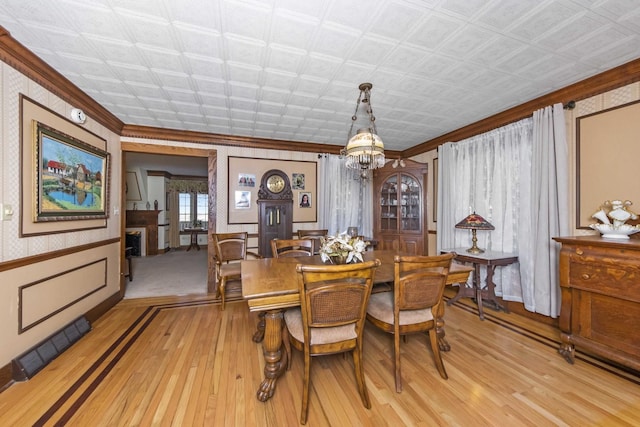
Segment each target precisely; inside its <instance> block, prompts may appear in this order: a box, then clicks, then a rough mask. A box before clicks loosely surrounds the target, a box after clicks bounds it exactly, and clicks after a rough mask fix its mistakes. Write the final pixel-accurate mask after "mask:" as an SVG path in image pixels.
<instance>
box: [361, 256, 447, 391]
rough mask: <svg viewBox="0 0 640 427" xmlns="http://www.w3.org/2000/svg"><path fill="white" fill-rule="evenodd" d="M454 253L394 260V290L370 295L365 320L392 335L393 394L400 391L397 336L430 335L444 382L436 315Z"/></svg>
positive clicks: (400, 376)
mask: <svg viewBox="0 0 640 427" xmlns="http://www.w3.org/2000/svg"><path fill="white" fill-rule="evenodd" d="M453 257H454V254H451V253H449V254H446V255H437V256H399V255H396V256H395V257H394V283H393V291H389V292H380V293H376V294H373V295H371V298H370V299H369V305H368V307H367V319H368V320H369V321H370V322H371V323H372V324H373V325H375V326H376V327H378V328H380V329H382V330H383V331H385V332H389V333H391V334H393V350H394V368H395V382H396V392H398V393H400V392H401V391H402V375H401V372H400V336H401V335H405V338H406V335H407V334H412V333H418V332H427V331H428V332H429V340H430V342H431V350H432V352H433V358H434V361H435V364H436V367H437V368H438V372H439V373H440V376H441V377H442V378H444V379H447V378H448V376H447V371H446V370H445V368H444V363H443V362H442V356H441V355H440V347H439V345H438V336H437V334H436V321H437V319H436V313H438V310H439V309H440V307H439V305H440V304H443V301H442V295H443V293H444V288H445V285H446V282H447V275H448V274H449V268H450V266H451V260H452V259H453Z"/></svg>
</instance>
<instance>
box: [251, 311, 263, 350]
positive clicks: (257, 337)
mask: <svg viewBox="0 0 640 427" xmlns="http://www.w3.org/2000/svg"><path fill="white" fill-rule="evenodd" d="M264 315H265V313H264V311H261V312H259V313H258V324H257V325H256V332H255V333H254V334H253V342H262V340H263V339H264Z"/></svg>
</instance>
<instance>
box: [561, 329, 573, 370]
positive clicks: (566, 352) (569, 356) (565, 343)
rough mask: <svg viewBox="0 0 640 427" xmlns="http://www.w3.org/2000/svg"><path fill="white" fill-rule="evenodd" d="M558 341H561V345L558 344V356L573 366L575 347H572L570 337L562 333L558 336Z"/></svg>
mask: <svg viewBox="0 0 640 427" xmlns="http://www.w3.org/2000/svg"><path fill="white" fill-rule="evenodd" d="M560 339H561V340H562V343H561V344H560V348H559V349H558V353H560V355H561V356H562V357H564V360H566V361H567V362H569V363H571V364H572V365H573V363H574V361H575V359H574V358H575V352H576V347H575V345H573V342H572V339H571V335H569V334H565V333H564V332H562V333H561V334H560Z"/></svg>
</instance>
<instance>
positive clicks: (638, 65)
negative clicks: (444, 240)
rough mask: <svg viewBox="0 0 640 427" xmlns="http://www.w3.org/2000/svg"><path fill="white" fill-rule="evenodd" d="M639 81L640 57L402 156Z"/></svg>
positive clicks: (419, 146)
mask: <svg viewBox="0 0 640 427" xmlns="http://www.w3.org/2000/svg"><path fill="white" fill-rule="evenodd" d="M638 81H640V59H635V60H633V61H631V62H627V63H626V64H623V65H620V66H618V67H616V68H612V69H611V70H607V71H604V72H602V73H600V74H597V75H595V76H593V77H589V78H587V79H585V80H582V81H579V82H577V83H574V84H572V85H569V86H566V87H564V88H562V89H558V90H556V91H554V92H551V93H548V94H546V95H543V96H541V97H538V98H536V99H533V100H531V101H529V102H525V103H524V104H520V105H518V106H516V107H513V108H510V109H508V110H505V111H503V112H501V113H498V114H494V115H493V116H490V117H487V118H486V119H482V120H480V121H478V122H475V123H472V124H470V125H467V126H465V127H462V128H460V129H457V130H454V131H452V132H449V133H447V134H444V135H441V136H439V137H437V138H434V139H431V140H429V141H425V142H423V143H421V144H418V145H416V146H414V147H411V148H409V149H407V150H405V151H403V152H402V157H403V158H409V157H412V156H416V155H418V154H422V153H425V152H428V151H432V150H435V149H437V148H438V147H439V146H440V145H442V144H445V143H447V142H457V141H461V140H463V139H467V138H470V137H472V136H475V135H479V134H481V133H484V132H488V131H490V130H492V129H496V128H499V127H501V126H505V125H508V124H509V123H513V122H515V121H518V120H522V119H524V118H526V117H530V116H531V115H532V114H533V112H534V111H535V110H538V109H540V108H544V107H547V106H549V105H553V104H556V103H562V104H566V103H567V102H569V101H580V100H582V99H586V98H590V97H592V96H595V95H599V94H602V93H605V92H608V91H610V90H614V89H618V88H620V87H623V86H626V85H628V84H631V83H635V82H638Z"/></svg>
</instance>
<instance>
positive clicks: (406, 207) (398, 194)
mask: <svg viewBox="0 0 640 427" xmlns="http://www.w3.org/2000/svg"><path fill="white" fill-rule="evenodd" d="M403 163H404V165H405V166H403V167H397V168H394V167H393V162H388V163H387V165H386V166H385V167H383V168H380V169H376V170H375V171H374V174H373V185H374V187H373V188H374V190H373V191H374V200H373V201H374V207H375V211H374V214H373V221H374V224H373V227H374V231H373V233H374V239H376V240H377V241H378V246H377V249H382V250H385V249H393V250H402V251H406V252H409V253H411V254H414V255H427V251H428V249H427V247H428V246H427V234H426V223H427V221H426V212H427V210H426V209H425V206H424V204H425V200H426V180H427V179H426V176H427V165H426V164H424V163H419V162H414V161H412V160H404V161H403Z"/></svg>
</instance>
